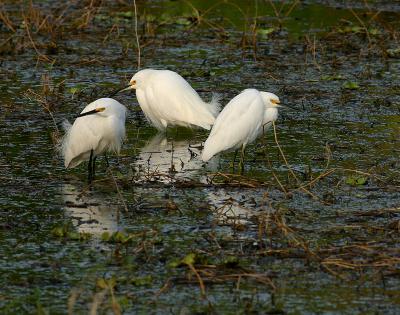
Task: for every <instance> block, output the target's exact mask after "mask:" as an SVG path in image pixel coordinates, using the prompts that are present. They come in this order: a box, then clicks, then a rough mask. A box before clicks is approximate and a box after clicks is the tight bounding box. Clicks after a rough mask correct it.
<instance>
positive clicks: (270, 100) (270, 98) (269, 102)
mask: <svg viewBox="0 0 400 315" xmlns="http://www.w3.org/2000/svg"><path fill="white" fill-rule="evenodd" d="M260 94H261V97H262V99H263V101H264V104H265V106H266V107H267V108H278V107H282V105H280V101H279V97H278V96H276V95H275V94H273V93H269V92H260Z"/></svg>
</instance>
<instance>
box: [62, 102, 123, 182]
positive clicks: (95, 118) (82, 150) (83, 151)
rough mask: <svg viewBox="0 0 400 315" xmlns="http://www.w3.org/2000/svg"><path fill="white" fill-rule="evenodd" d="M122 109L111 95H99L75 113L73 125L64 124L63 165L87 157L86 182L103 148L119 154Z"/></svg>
mask: <svg viewBox="0 0 400 315" xmlns="http://www.w3.org/2000/svg"><path fill="white" fill-rule="evenodd" d="M125 118H126V108H125V106H124V105H122V104H120V103H119V102H117V101H116V100H114V99H112V98H100V99H98V100H96V101H94V102H92V103H90V104H89V105H87V106H86V107H85V108H84V110H83V111H82V112H81V113H80V114H79V115H78V116H77V118H76V120H75V122H74V124H73V125H71V124H70V123H69V122H68V121H66V122H65V123H64V127H65V129H66V134H65V136H64V139H63V142H62V154H63V156H64V162H65V167H66V168H73V167H75V166H78V165H79V164H81V163H82V162H83V161H87V160H89V165H88V172H89V174H88V181H89V183H90V182H91V181H92V180H93V178H94V173H95V162H96V157H97V156H98V155H100V154H102V153H105V152H106V151H113V152H116V153H119V151H120V149H121V145H122V141H123V139H124V138H125Z"/></svg>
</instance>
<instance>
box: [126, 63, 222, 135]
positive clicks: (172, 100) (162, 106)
mask: <svg viewBox="0 0 400 315" xmlns="http://www.w3.org/2000/svg"><path fill="white" fill-rule="evenodd" d="M127 89H136V97H137V99H138V102H139V105H140V107H141V109H142V110H143V112H144V114H145V116H146V118H147V119H148V121H149V122H150V123H151V124H152V125H153V126H154V127H156V128H157V129H158V130H160V131H164V130H165V129H166V128H167V126H174V125H175V126H183V127H201V128H204V129H207V130H209V129H211V126H212V125H213V124H214V121H215V117H216V116H217V115H218V112H219V110H220V106H219V103H218V97H217V96H215V95H213V97H212V100H211V102H210V103H206V102H204V101H203V100H202V99H201V98H200V96H199V94H197V92H196V91H195V90H194V89H193V88H192V87H191V86H190V85H189V83H188V82H187V81H186V80H185V79H184V78H182V77H181V76H180V75H179V74H178V73H176V72H173V71H169V70H153V69H144V70H141V71H138V72H137V73H136V74H135V75H134V76H133V77H132V79H131V81H130V82H129V87H128V88H127Z"/></svg>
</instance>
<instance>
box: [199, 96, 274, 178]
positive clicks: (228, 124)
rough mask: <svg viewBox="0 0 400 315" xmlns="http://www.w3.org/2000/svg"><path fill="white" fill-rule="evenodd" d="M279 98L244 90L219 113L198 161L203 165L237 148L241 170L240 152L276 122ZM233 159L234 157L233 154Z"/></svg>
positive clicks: (242, 158) (242, 159) (242, 154)
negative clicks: (216, 156)
mask: <svg viewBox="0 0 400 315" xmlns="http://www.w3.org/2000/svg"><path fill="white" fill-rule="evenodd" d="M279 106H280V105H279V98H278V96H276V95H275V94H272V93H268V92H260V91H258V90H256V89H246V90H244V91H242V92H241V93H240V94H239V95H237V96H235V97H234V98H233V99H232V100H231V101H230V102H229V103H228V104H227V105H226V106H225V108H224V109H223V110H222V112H221V113H220V114H219V116H218V117H217V119H216V120H215V124H214V126H213V128H212V130H211V133H210V135H209V136H208V138H207V140H206V142H205V144H204V149H203V152H202V155H201V158H202V160H203V161H204V162H206V161H208V160H209V159H211V158H212V157H213V156H214V155H215V154H217V153H219V152H222V151H226V150H229V149H239V148H241V149H242V150H241V160H240V165H241V170H242V171H243V168H244V165H243V161H244V150H245V147H246V145H247V144H248V143H251V142H253V141H254V140H255V139H256V138H257V137H258V136H260V135H261V134H262V133H263V131H264V130H266V128H268V127H270V126H271V124H272V122H273V121H275V120H276V119H277V118H278V107H279ZM235 157H236V154H235Z"/></svg>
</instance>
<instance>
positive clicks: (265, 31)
mask: <svg viewBox="0 0 400 315" xmlns="http://www.w3.org/2000/svg"><path fill="white" fill-rule="evenodd" d="M273 32H275V28H273V27H270V28H264V29H258V30H257V34H258V35H261V36H262V37H268V35H269V34H272V33H273Z"/></svg>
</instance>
